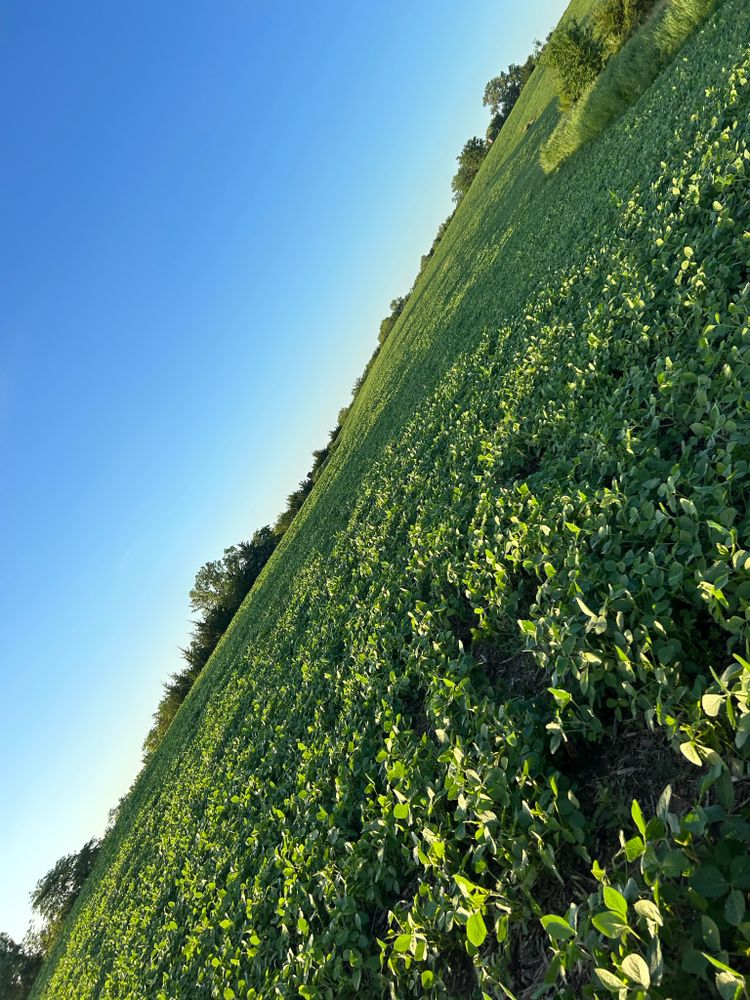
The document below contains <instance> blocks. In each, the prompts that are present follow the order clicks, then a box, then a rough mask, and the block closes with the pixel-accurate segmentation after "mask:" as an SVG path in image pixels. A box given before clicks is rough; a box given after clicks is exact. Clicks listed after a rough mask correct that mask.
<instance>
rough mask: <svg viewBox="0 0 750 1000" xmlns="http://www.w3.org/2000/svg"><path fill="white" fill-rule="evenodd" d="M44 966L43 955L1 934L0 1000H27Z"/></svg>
mask: <svg viewBox="0 0 750 1000" xmlns="http://www.w3.org/2000/svg"><path fill="white" fill-rule="evenodd" d="M41 965H42V955H41V954H40V953H39V952H34V951H30V950H29V949H28V948H27V947H25V946H24V945H20V944H17V943H16V942H15V941H14V940H13V938H11V937H10V936H9V935H8V934H3V933H0V1000H26V997H27V996H28V995H29V991H30V990H31V987H32V986H33V985H34V980H35V979H36V977H37V974H38V973H39V969H40V968H41Z"/></svg>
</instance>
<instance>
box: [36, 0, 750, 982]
mask: <svg viewBox="0 0 750 1000" xmlns="http://www.w3.org/2000/svg"><path fill="white" fill-rule="evenodd" d="M591 6H592V3H591V2H589V0H574V3H572V4H571V6H570V8H569V11H571V12H573V13H575V14H585V13H586V11H587V10H589V9H590V8H591ZM749 81H750V5H748V4H747V2H746V0H723V2H719V3H718V4H717V5H716V7H715V9H714V11H713V13H711V14H710V15H709V16H708V18H707V19H706V20H705V21H704V22H703V24H702V25H701V26H700V27H698V28H697V29H696V31H695V33H694V34H692V35H691V37H690V38H689V40H688V41H687V43H686V44H685V46H684V47H683V48H681V49H680V50H679V51H678V52H677V54H676V55H675V56H674V59H673V60H672V61H671V62H670V63H669V64H668V65H666V66H665V68H664V69H663V70H662V71H661V73H660V74H659V75H658V76H657V77H656V79H655V80H654V82H653V83H652V84H651V85H650V86H649V87H648V89H646V90H645V92H644V93H643V94H642V96H641V97H640V98H639V99H638V101H637V102H636V103H635V104H634V105H632V106H631V107H630V108H629V109H628V110H626V111H625V112H624V114H622V115H621V117H619V118H617V120H615V121H614V122H612V123H611V124H610V125H609V126H608V127H607V128H606V130H604V131H603V132H602V134H601V135H600V136H598V138H596V139H595V140H594V141H592V142H590V143H588V144H586V145H585V146H583V147H582V148H581V149H579V150H578V152H576V153H575V155H572V156H570V157H569V158H568V159H566V160H565V161H564V162H563V163H562V164H561V165H560V167H559V168H558V169H557V170H555V171H553V172H552V173H549V174H546V173H545V171H544V170H543V169H542V166H541V163H540V152H541V150H542V148H543V147H544V145H545V143H546V142H547V141H548V140H549V137H550V135H551V134H552V131H553V129H554V128H555V125H556V123H557V121H558V115H559V112H558V110H557V101H556V95H555V83H554V78H553V76H552V74H551V72H550V70H549V69H548V68H545V67H544V66H540V67H538V68H537V69H536V70H535V72H534V74H533V76H532V77H531V79H530V80H529V83H528V84H527V85H526V87H525V88H524V91H523V93H522V95H521V98H520V99H519V101H518V104H517V105H516V107H515V108H514V110H513V112H512V114H511V117H510V119H509V120H508V122H507V123H506V125H505V127H504V128H503V130H502V132H501V134H500V137H499V138H498V139H497V140H496V142H495V143H494V145H493V147H492V149H491V151H490V153H489V154H488V156H487V158H486V159H485V161H484V163H483V165H482V167H481V170H480V172H479V175H478V176H477V179H476V181H475V182H474V184H473V185H472V187H471V189H470V190H469V192H468V194H467V195H466V197H465V198H464V199H463V201H462V203H461V205H460V206H459V209H458V211H457V213H456V216H455V218H454V219H453V221H452V223H451V225H450V227H449V228H448V231H447V233H446V235H445V237H444V238H443V240H442V241H441V243H440V245H439V247H438V248H437V250H436V253H435V255H434V257H433V259H432V260H431V261H430V263H429V265H428V267H427V269H426V270H425V272H424V274H423V275H422V277H421V278H420V280H419V282H418V284H417V286H416V288H415V290H414V293H413V294H412V295H411V297H410V299H409V302H408V304H407V306H406V308H405V310H404V312H403V314H402V315H401V316H400V317H399V319H398V321H397V324H396V326H395V328H394V330H393V333H392V334H391V336H390V337H389V338H388V340H387V342H386V343H385V345H384V348H383V351H382V352H381V355H380V356H379V357H378V360H377V364H376V365H375V366H374V368H373V370H372V372H371V373H370V375H369V376H368V378H367V381H366V382H365V384H364V386H363V388H362V390H361V392H360V393H359V394H358V395H357V398H356V401H355V404H354V406H353V408H352V411H351V412H350V414H349V417H348V418H347V421H346V423H345V425H344V428H343V431H342V436H341V443H340V446H339V447H338V448H337V450H336V451H335V452H334V454H333V455H332V457H331V460H330V462H329V464H328V465H327V466H326V469H325V471H324V473H323V475H322V477H321V479H320V481H319V482H318V483H317V485H316V486H315V489H314V490H313V493H312V494H311V496H310V497H309V499H308V500H307V501H306V503H305V505H304V507H303V509H302V511H301V513H300V515H299V516H298V517H297V518H296V519H295V521H294V523H293V525H292V528H291V529H290V530H289V532H288V533H287V535H286V536H285V538H284V540H283V543H282V544H281V545H280V546H279V548H278V549H277V550H276V552H275V553H274V555H273V556H272V558H271V560H270V562H269V563H268V565H267V566H266V568H265V570H264V571H263V573H262V575H261V577H260V579H259V580H258V582H257V583H256V585H255V587H254V588H253V590H252V591H251V593H250V594H249V596H248V598H247V599H246V601H245V603H244V605H243V607H242V608H241V610H240V612H239V613H238V615H237V617H236V618H235V620H234V622H233V624H232V626H231V627H230V629H229V630H228V632H227V634H226V635H225V636H224V638H223V640H222V641H221V643H220V645H219V647H218V648H217V650H216V652H215V653H214V655H213V657H212V659H211V660H210V662H209V664H208V666H207V667H206V669H205V670H204V672H203V673H202V674H201V676H200V678H199V680H198V682H197V683H196V685H195V688H194V689H193V691H192V692H191V694H190V696H189V697H188V699H187V701H186V702H185V704H184V705H183V706H182V708H181V709H180V711H179V713H178V715H177V717H176V720H175V722H174V723H173V724H172V726H171V728H170V729H169V731H168V732H167V735H166V737H165V739H164V742H163V743H162V745H161V747H160V748H159V750H158V751H157V752H156V753H155V754H154V756H153V758H152V759H151V760H150V761H149V763H148V764H147V766H146V768H145V769H144V771H143V772H142V774H141V775H140V777H139V779H138V781H137V783H136V785H135V787H134V789H133V791H132V793H131V795H130V797H129V798H128V800H127V801H126V803H125V805H124V806H123V808H122V810H121V813H120V816H119V819H118V821H117V824H116V826H115V828H114V829H113V831H112V832H111V833H110V834H109V835H108V837H107V839H106V841H105V843H104V846H103V848H102V851H101V854H100V857H99V861H98V863H97V867H96V869H95V871H94V874H93V876H92V877H91V878H90V879H89V881H88V883H87V884H86V886H85V888H84V890H83V892H82V893H81V895H80V897H79V899H78V901H77V903H76V906H75V908H74V910H73V913H72V914H71V916H70V918H69V919H68V922H67V925H66V928H65V931H64V933H63V934H62V936H61V939H60V941H59V942H58V945H57V946H56V949H55V951H54V953H53V955H52V956H51V958H50V959H49V960H48V962H47V964H46V966H45V968H44V969H43V972H42V974H41V975H40V977H39V979H38V981H37V985H36V987H35V990H34V992H33V994H32V995H33V996H34V997H35V998H37V1000H41V998H44V1000H89V998H91V1000H93V998H100V997H101V998H108V1000H115V998H117V1000H125V998H128V1000H130V998H134V1000H135V998H137V1000H186V998H206V1000H208V998H218V1000H234V998H237V1000H240V998H241V1000H260V998H274V997H280V998H289V1000H291V998H300V997H301V998H305V1000H343V998H354V997H364V998H394V1000H398V998H408V997H427V998H436V1000H437V998H451V1000H452V998H467V1000H484V998H492V1000H494V998H505V997H509V998H516V1000H531V998H544V997H550V998H552V997H555V998H570V1000H573V998H579V997H589V998H605V997H609V996H616V997H619V998H620V1000H623V998H626V1000H637V998H641V1000H643V998H653V1000H667V998H671V1000H691V998H695V1000H702V998H707V997H721V998H727V1000H728V998H733V1000H737V998H747V997H748V996H750V909H748V902H749V900H748V895H749V893H750V707H749V706H748V696H749V695H750V648H749V640H750V513H749V511H748V499H749V497H750V275H749V271H748V268H749V267H750V83H749Z"/></svg>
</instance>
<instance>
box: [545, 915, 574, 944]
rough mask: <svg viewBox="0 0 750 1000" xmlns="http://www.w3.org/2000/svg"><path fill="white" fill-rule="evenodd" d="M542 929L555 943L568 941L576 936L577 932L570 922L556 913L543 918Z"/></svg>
mask: <svg viewBox="0 0 750 1000" xmlns="http://www.w3.org/2000/svg"><path fill="white" fill-rule="evenodd" d="M542 927H543V928H544V929H545V931H546V932H547V933H548V934H549V936H550V937H551V938H552V939H553V941H567V940H568V939H569V938H572V937H573V936H574V935H575V931H574V930H573V928H572V927H571V926H570V924H569V923H568V921H567V920H564V919H563V918H562V917H558V916H557V915H556V914H554V913H548V914H547V916H546V917H542Z"/></svg>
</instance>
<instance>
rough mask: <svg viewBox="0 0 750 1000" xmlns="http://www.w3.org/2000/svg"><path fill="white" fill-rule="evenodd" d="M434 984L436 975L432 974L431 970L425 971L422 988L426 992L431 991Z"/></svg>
mask: <svg viewBox="0 0 750 1000" xmlns="http://www.w3.org/2000/svg"><path fill="white" fill-rule="evenodd" d="M434 982H435V973H434V972H430V970H429V969H425V970H424V972H423V973H422V987H423V988H424V989H426V990H429V988H430V987H431V986H432V984H433V983H434Z"/></svg>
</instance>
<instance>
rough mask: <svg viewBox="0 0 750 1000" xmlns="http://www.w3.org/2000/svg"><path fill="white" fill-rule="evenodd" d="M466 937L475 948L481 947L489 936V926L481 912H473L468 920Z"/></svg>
mask: <svg viewBox="0 0 750 1000" xmlns="http://www.w3.org/2000/svg"><path fill="white" fill-rule="evenodd" d="M466 937H467V938H468V939H469V941H471V943H472V944H473V945H474V947H475V948H479V947H480V946H481V945H482V943H483V941H484V939H485V938H486V937H487V928H486V926H485V923H484V920H483V918H482V914H481V913H472V915H471V916H470V917H469V919H468V920H467V921H466Z"/></svg>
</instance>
